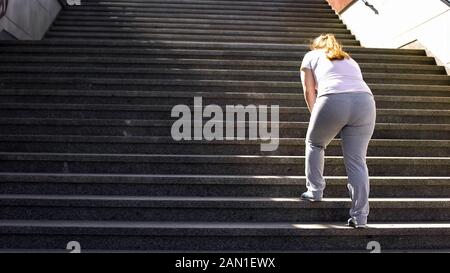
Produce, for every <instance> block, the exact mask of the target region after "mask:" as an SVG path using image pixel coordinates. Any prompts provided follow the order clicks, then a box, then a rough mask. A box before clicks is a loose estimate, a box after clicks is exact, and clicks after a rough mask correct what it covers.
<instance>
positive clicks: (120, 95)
mask: <svg viewBox="0 0 450 273" xmlns="http://www.w3.org/2000/svg"><path fill="white" fill-rule="evenodd" d="M194 97H202V100H203V104H205V105H208V104H216V105H220V106H222V107H224V106H225V105H227V104H228V105H237V104H242V105H250V104H255V105H271V104H273V103H277V104H278V105H279V106H280V107H306V103H305V100H304V97H303V94H302V93H299V94H286V93H244V92H242V93H239V92H226V93H225V92H224V93H218V92H177V91H169V92H159V91H153V92H146V91H127V90H113V91H107V90H105V91H99V90H96V91H83V90H45V89H39V90H36V89H33V90H27V89H3V90H2V92H0V98H1V101H2V102H3V103H68V104H102V105H109V104H127V105H177V104H186V105H189V104H192V102H193V98H194ZM375 101H376V104H377V108H378V109H436V110H437V109H443V110H446V109H449V106H450V97H431V96H407V95H404V96H389V95H388V96H383V95H375Z"/></svg>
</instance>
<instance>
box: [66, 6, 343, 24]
mask: <svg viewBox="0 0 450 273" xmlns="http://www.w3.org/2000/svg"><path fill="white" fill-rule="evenodd" d="M67 15H69V16H81V17H83V16H94V17H104V16H109V17H110V16H117V17H131V18H133V17H150V18H151V17H159V18H167V17H175V18H177V17H178V18H179V17H181V18H192V17H194V18H216V19H217V18H221V19H225V18H227V19H241V20H242V19H244V20H249V21H261V20H265V19H268V20H273V21H282V22H283V21H286V22H299V21H300V22H301V21H307V20H308V21H316V20H317V21H319V22H320V21H325V22H330V23H340V22H341V20H340V19H339V17H338V16H337V15H336V13H334V12H332V10H331V9H312V8H304V9H302V11H295V12H293V11H262V10H248V9H246V10H245V9H237V10H230V9H217V8H207V9H199V8H190V7H187V8H181V7H176V8H143V7H140V8H126V9H123V8H120V7H118V8H116V7H98V8H97V7H88V6H86V7H83V6H81V7H79V8H77V9H64V10H62V11H61V13H60V16H61V17H65V16H67Z"/></svg>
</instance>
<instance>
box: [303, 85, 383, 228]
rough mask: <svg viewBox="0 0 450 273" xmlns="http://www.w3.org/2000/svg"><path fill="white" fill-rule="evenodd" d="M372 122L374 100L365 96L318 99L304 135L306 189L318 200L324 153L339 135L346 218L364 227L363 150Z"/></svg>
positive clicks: (366, 210) (322, 183) (366, 183)
mask: <svg viewBox="0 0 450 273" xmlns="http://www.w3.org/2000/svg"><path fill="white" fill-rule="evenodd" d="M375 119H376V109H375V100H374V98H373V96H372V95H371V94H369V93H364V92H356V93H342V94H332V95H322V96H320V97H318V98H317V99H316V103H315V105H314V108H313V111H312V113H311V118H310V121H309V127H308V132H307V134H306V139H305V142H306V149H305V156H306V159H305V161H306V162H305V174H306V186H307V188H308V190H309V191H311V192H313V194H314V196H322V194H323V190H324V188H325V180H324V178H323V169H324V150H325V149H326V147H327V145H328V144H329V143H330V142H331V140H332V139H333V138H334V137H335V136H336V135H337V134H338V133H339V132H341V140H342V143H341V144H342V152H343V156H344V162H345V169H346V172H347V176H348V189H349V193H350V198H351V199H352V205H351V209H350V216H351V217H353V218H355V220H356V221H357V223H358V224H366V223H367V216H368V215H369V201H368V198H369V172H368V169H367V164H366V154H367V147H368V144H369V141H370V138H371V137H372V134H373V131H374V127H375Z"/></svg>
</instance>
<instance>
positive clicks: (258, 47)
mask: <svg viewBox="0 0 450 273" xmlns="http://www.w3.org/2000/svg"><path fill="white" fill-rule="evenodd" d="M0 47H1V48H2V49H4V50H15V49H17V50H19V51H22V50H25V51H26V50H39V49H47V52H50V53H52V52H53V51H52V49H55V50H59V49H61V48H64V49H67V50H78V51H83V50H97V51H95V54H99V53H101V52H102V51H103V50H117V51H118V52H119V51H121V52H124V51H125V52H127V50H139V49H145V50H148V49H160V50H163V49H166V50H167V49H178V50H181V49H186V50H188V49H191V50H194V49H195V50H196V51H203V50H222V51H225V50H233V51H239V50H241V51H246V54H249V55H252V54H255V53H259V52H262V51H271V52H272V53H270V54H274V53H275V54H279V53H283V52H285V53H289V52H290V53H295V54H298V52H303V54H304V53H305V52H307V51H308V50H309V46H308V45H307V44H272V43H270V44H267V43H266V44H265V43H240V42H236V41H235V42H231V43H226V42H217V41H216V42H195V41H166V40H150V41H139V43H137V42H136V41H132V40H113V41H111V40H104V39H100V38H99V39H96V40H82V39H50V40H41V41H32V42H31V41H26V40H24V41H14V42H12V41H8V40H5V41H0ZM145 50H142V52H145ZM346 50H348V51H349V52H350V53H352V54H369V53H370V54H377V55H415V56H426V53H425V51H424V50H421V49H392V48H364V47H359V46H347V47H346ZM2 51H3V50H2ZM69 52H70V51H69ZM72 53H73V52H72ZM191 53H194V52H191ZM270 54H268V55H270Z"/></svg>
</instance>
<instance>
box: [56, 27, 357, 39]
mask: <svg viewBox="0 0 450 273" xmlns="http://www.w3.org/2000/svg"><path fill="white" fill-rule="evenodd" d="M58 32H68V33H70V32H84V33H86V34H87V33H89V34H91V33H102V34H108V36H109V37H116V36H118V35H124V36H125V35H129V36H133V37H134V38H136V37H141V36H143V35H145V36H147V35H153V34H164V35H167V34H173V35H178V34H180V35H205V36H206V35H208V37H209V36H212V35H223V36H233V38H236V39H238V37H241V36H245V37H250V36H255V37H256V36H257V37H270V38H271V39H274V40H275V39H278V38H280V39H283V38H296V39H304V38H307V39H308V38H311V37H312V36H317V35H319V34H320V33H321V32H322V31H320V30H319V31H316V32H313V33H311V32H300V31H295V32H294V31H292V32H280V31H274V30H271V31H267V30H265V31H261V30H242V29H239V30H221V29H211V28H208V29H196V28H192V27H190V28H188V27H186V26H185V27H180V28H167V27H162V28H153V27H149V28H148V27H147V28H143V27H131V26H126V27H117V26H113V27H101V26H53V27H52V28H51V29H50V33H58ZM335 36H336V38H339V39H347V40H349V39H354V38H355V37H354V36H353V35H351V34H345V33H336V34H335Z"/></svg>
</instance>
